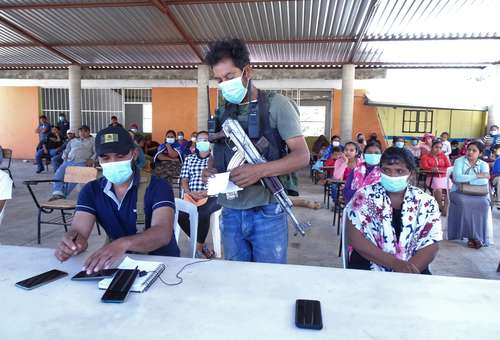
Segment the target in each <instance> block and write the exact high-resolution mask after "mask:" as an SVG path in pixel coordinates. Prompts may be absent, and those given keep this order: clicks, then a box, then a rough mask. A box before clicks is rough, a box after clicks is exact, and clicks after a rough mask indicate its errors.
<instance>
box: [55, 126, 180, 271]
mask: <svg viewBox="0 0 500 340" xmlns="http://www.w3.org/2000/svg"><path fill="white" fill-rule="evenodd" d="M95 148H96V152H97V155H98V157H99V163H100V164H101V166H102V169H103V177H101V178H99V179H97V180H95V181H92V182H89V183H87V184H86V185H85V186H84V187H83V189H82V191H81V192H80V195H79V196H78V203H77V206H76V211H75V215H74V217H73V221H72V223H71V230H70V231H68V232H67V233H66V234H65V235H64V237H63V239H62V241H61V242H60V243H59V246H58V247H57V249H56V251H55V255H56V257H57V258H58V259H59V260H61V261H65V260H67V259H68V258H70V257H71V256H73V255H77V254H79V253H81V252H83V251H85V250H86V249H87V247H88V238H89V236H90V233H91V232H92V228H93V227H94V224H95V222H96V220H97V221H99V223H100V224H101V225H102V226H103V228H104V230H105V231H106V234H107V236H108V238H109V240H110V242H109V243H108V244H106V245H104V246H103V247H101V248H100V249H99V250H97V251H96V252H94V253H92V254H91V255H90V256H89V257H88V258H87V259H86V261H85V266H84V268H85V269H84V270H86V271H87V272H88V273H91V272H97V271H99V270H102V269H106V268H110V267H111V266H113V264H114V262H116V261H117V260H119V259H121V258H122V257H123V255H124V254H125V253H126V252H139V253H148V254H151V255H164V256H179V248H178V247H177V243H176V241H175V237H174V235H173V222H174V213H175V200H174V196H173V193H172V188H171V187H170V185H169V184H168V183H167V182H166V181H164V180H162V179H160V178H158V177H155V176H148V175H147V174H145V173H143V174H142V176H141V173H140V172H139V171H137V169H136V168H135V165H134V162H135V160H136V158H137V148H136V147H135V145H134V142H133V140H132V138H131V137H130V135H129V134H128V132H127V131H126V130H125V129H124V128H122V127H114V126H113V127H107V128H105V129H103V130H101V131H99V133H98V134H97V136H96V141H95ZM138 223H141V224H142V223H144V230H143V231H141V228H139V227H138V226H137V224H138Z"/></svg>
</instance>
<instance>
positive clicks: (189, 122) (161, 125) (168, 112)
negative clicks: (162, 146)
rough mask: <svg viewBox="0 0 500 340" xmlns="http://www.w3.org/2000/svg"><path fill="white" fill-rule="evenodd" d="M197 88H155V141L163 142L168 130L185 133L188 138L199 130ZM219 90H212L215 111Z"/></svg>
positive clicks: (153, 94) (212, 105)
mask: <svg viewBox="0 0 500 340" xmlns="http://www.w3.org/2000/svg"><path fill="white" fill-rule="evenodd" d="M197 94H198V89H197V88H189V87H181V88H180V87H155V88H153V91H152V96H153V98H152V101H153V139H154V140H156V141H158V142H162V141H163V140H164V139H165V133H166V132H167V131H168V130H175V131H184V133H185V134H186V137H189V135H190V134H191V132H193V131H196V129H197V117H198V115H197V109H198V105H197ZM216 103H217V89H210V108H211V110H212V112H213V111H215V106H216Z"/></svg>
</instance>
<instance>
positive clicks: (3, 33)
mask: <svg viewBox="0 0 500 340" xmlns="http://www.w3.org/2000/svg"><path fill="white" fill-rule="evenodd" d="M13 43H30V40H29V39H26V38H25V37H23V36H22V35H20V34H18V33H16V32H14V31H12V30H11V29H10V28H8V27H5V26H3V25H2V24H1V23H0V44H13Z"/></svg>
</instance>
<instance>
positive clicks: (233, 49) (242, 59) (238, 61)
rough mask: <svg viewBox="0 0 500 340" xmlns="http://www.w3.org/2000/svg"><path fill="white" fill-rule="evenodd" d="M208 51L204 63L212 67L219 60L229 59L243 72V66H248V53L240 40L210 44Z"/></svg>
mask: <svg viewBox="0 0 500 340" xmlns="http://www.w3.org/2000/svg"><path fill="white" fill-rule="evenodd" d="M208 48H209V50H208V52H207V54H206V55H205V63H206V64H207V65H208V66H210V67H214V66H215V65H216V64H218V63H219V62H220V61H221V60H223V59H226V58H230V59H231V60H232V61H233V63H234V66H236V67H237V68H239V69H240V70H243V68H244V67H245V66H247V65H248V64H250V53H249V52H248V48H247V45H246V44H245V43H244V42H243V41H242V40H240V39H226V40H219V41H215V42H213V43H211V44H210V45H209V46H208Z"/></svg>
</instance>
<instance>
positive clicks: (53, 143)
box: [45, 132, 63, 150]
mask: <svg viewBox="0 0 500 340" xmlns="http://www.w3.org/2000/svg"><path fill="white" fill-rule="evenodd" d="M62 144H63V142H62V139H60V140H59V141H57V136H56V135H55V134H54V133H52V132H51V133H50V134H49V137H48V138H47V142H46V143H45V145H46V146H47V149H49V150H50V149H57V148H58V147H60V146H61V145H62Z"/></svg>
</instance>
